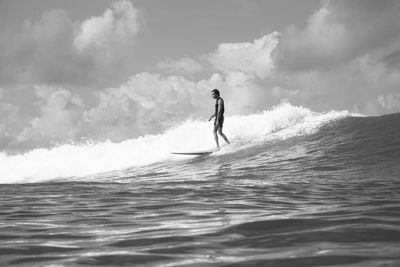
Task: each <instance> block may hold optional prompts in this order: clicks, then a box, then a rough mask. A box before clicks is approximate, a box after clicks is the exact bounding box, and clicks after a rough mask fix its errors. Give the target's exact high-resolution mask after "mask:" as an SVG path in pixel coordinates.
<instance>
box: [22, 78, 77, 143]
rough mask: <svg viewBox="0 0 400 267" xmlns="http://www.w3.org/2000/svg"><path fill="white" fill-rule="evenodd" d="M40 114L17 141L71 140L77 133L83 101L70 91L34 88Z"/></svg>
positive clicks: (43, 86)
mask: <svg viewBox="0 0 400 267" xmlns="http://www.w3.org/2000/svg"><path fill="white" fill-rule="evenodd" d="M35 92H36V95H37V97H38V98H39V101H38V102H37V103H36V105H37V106H38V107H39V108H40V110H41V114H40V116H38V117H35V118H32V119H31V120H30V123H29V126H27V127H25V128H24V129H23V131H22V132H21V133H20V134H19V136H18V140H19V141H27V140H30V139H33V140H42V139H45V140H51V141H55V140H65V139H73V138H75V137H76V135H77V133H78V132H79V126H80V125H79V120H80V118H81V116H82V112H83V107H84V104H83V101H82V99H81V98H80V97H79V96H77V95H73V94H72V93H71V92H70V91H68V90H66V89H63V88H54V87H51V86H46V85H41V86H35Z"/></svg>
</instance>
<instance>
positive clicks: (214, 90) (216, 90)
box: [211, 89, 219, 96]
mask: <svg viewBox="0 0 400 267" xmlns="http://www.w3.org/2000/svg"><path fill="white" fill-rule="evenodd" d="M211 92H212V93H215V94H216V95H217V96H219V91H218V89H213V90H212V91H211Z"/></svg>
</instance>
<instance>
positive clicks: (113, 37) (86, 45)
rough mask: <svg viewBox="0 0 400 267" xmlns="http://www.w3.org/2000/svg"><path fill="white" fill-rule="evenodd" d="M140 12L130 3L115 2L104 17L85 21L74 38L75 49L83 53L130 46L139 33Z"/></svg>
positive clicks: (124, 1)
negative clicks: (91, 50)
mask: <svg viewBox="0 0 400 267" xmlns="http://www.w3.org/2000/svg"><path fill="white" fill-rule="evenodd" d="M138 16H139V12H138V10H137V9H136V8H135V7H134V6H133V5H132V3H131V2H130V1H127V0H123V1H119V2H115V3H114V4H113V5H112V6H111V8H109V9H107V10H106V11H105V12H104V13H103V15H102V16H98V17H92V18H90V19H87V20H85V21H83V22H82V23H81V25H80V27H79V29H78V31H77V33H76V36H75V38H74V46H75V48H76V49H77V50H78V51H80V52H82V51H85V50H90V49H93V48H95V49H100V50H104V51H106V52H108V51H109V50H110V49H113V48H114V47H121V46H122V47H124V46H129V45H131V43H132V42H133V40H134V37H135V36H136V34H137V33H138V31H139V20H138Z"/></svg>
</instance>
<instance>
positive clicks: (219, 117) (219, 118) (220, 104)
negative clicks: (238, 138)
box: [208, 89, 230, 149]
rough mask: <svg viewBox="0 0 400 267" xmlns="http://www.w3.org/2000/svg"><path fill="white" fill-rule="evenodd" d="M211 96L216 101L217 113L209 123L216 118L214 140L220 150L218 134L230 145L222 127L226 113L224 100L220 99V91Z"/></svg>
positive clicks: (212, 93) (214, 90)
mask: <svg viewBox="0 0 400 267" xmlns="http://www.w3.org/2000/svg"><path fill="white" fill-rule="evenodd" d="M211 96H212V98H214V99H215V113H214V114H213V115H212V116H211V117H210V119H209V120H208V121H211V120H212V118H214V117H215V121H214V139H215V143H217V147H218V149H219V142H218V135H217V133H218V134H219V135H220V136H221V137H222V138H223V139H224V140H225V142H226V143H227V144H230V143H229V140H228V138H226V136H225V135H224V133H223V132H222V125H223V124H224V112H225V107H224V100H223V99H222V97H220V94H219V91H218V89H213V90H212V91H211Z"/></svg>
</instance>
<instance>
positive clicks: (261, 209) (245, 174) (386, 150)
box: [0, 104, 400, 267]
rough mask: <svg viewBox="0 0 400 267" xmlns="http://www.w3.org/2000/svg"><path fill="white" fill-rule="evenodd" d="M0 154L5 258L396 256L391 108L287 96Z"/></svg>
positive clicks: (394, 261) (330, 259) (39, 261)
mask: <svg viewBox="0 0 400 267" xmlns="http://www.w3.org/2000/svg"><path fill="white" fill-rule="evenodd" d="M225 123H226V127H225V126H224V127H225V130H224V131H225V133H226V134H227V136H228V137H229V138H230V139H231V141H232V144H231V145H229V146H224V147H223V148H222V149H221V151H219V152H216V153H213V154H211V155H210V156H206V157H188V156H178V155H171V154H170V151H172V150H192V149H193V150H194V149H204V148H206V147H208V146H210V147H212V146H213V139H212V135H211V130H212V125H210V124H209V123H207V122H205V121H202V120H189V121H186V122H184V123H182V124H180V125H177V126H176V127H174V128H171V129H170V130H168V131H166V132H165V133H163V134H160V135H153V136H144V137H141V138H138V139H134V140H127V141H125V142H122V143H118V144H114V143H110V142H108V143H102V144H89V145H83V146H82V145H65V146H60V147H56V148H53V149H49V150H46V149H38V150H35V151H32V152H30V153H27V154H23V155H17V156H8V155H6V154H3V155H1V158H0V177H1V179H2V180H1V182H2V183H3V184H2V185H1V186H0V214H1V223H0V240H2V243H1V244H0V255H2V256H0V265H1V266H10V265H18V266H93V265H102V266H278V267H280V266H282V267H283V266H343V267H344V266H346V267H348V266H400V256H399V255H400V227H399V224H398V222H399V220H400V212H399V211H400V183H399V178H400V134H399V133H400V114H392V115H387V116H381V117H362V116H354V115H352V114H349V113H348V112H336V111H332V112H327V113H315V112H312V111H310V110H309V109H307V108H302V107H294V106H291V105H289V104H284V105H281V106H278V107H276V108H273V109H271V110H269V111H264V112H260V113H258V114H253V115H249V116H233V117H227V118H226V120H225Z"/></svg>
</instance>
